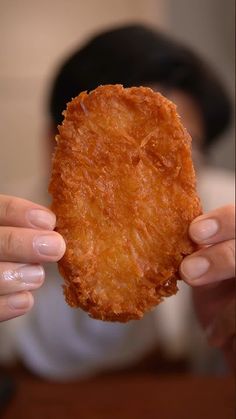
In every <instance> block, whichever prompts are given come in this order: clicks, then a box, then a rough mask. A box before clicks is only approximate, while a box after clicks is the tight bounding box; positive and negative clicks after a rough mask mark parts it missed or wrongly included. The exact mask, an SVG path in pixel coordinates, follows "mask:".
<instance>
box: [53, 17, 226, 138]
mask: <svg viewBox="0 0 236 419" xmlns="http://www.w3.org/2000/svg"><path fill="white" fill-rule="evenodd" d="M113 83H120V84H123V85H124V86H126V87H128V86H135V85H137V86H138V85H141V84H145V83H146V84H147V83H160V84H161V85H163V86H164V87H166V88H178V89H180V90H182V91H184V92H186V93H188V94H190V95H191V96H192V97H193V98H194V99H195V100H196V102H197V103H198V105H199V108H200V110H201V112H202V115H203V118H204V126H205V142H204V145H205V146H208V145H209V144H211V143H212V142H213V141H214V140H215V138H216V137H217V136H218V135H219V134H221V133H222V132H223V131H224V129H225V128H227V126H228V124H229V122H230V114H231V105H230V101H229V98H228V96H227V94H226V93H225V91H224V88H223V86H222V85H221V83H220V81H219V80H218V78H217V77H216V75H215V74H214V72H213V71H212V70H211V69H210V68H209V67H208V66H207V65H206V63H204V62H203V61H202V60H201V59H200V58H199V57H198V56H197V55H196V54H195V53H193V52H192V51H191V50H189V49H188V48H186V47H185V46H183V45H181V44H179V43H177V42H175V41H172V40H171V39H169V37H168V36H166V35H164V34H162V33H159V32H157V31H154V30H152V29H150V28H147V27H145V26H142V25H129V26H123V27H120V28H116V29H113V30H110V31H106V32H103V33H101V34H99V35H98V36H95V37H93V38H92V39H91V40H90V41H89V42H88V43H87V44H86V45H85V46H84V47H82V48H81V49H79V50H77V51H76V52H75V53H74V54H73V55H71V56H69V57H68V58H67V59H66V60H65V61H64V63H63V64H62V65H61V67H60V68H59V71H58V73H57V75H56V78H55V80H54V83H53V87H52V92H51V97H50V113H51V116H52V119H53V122H54V124H55V125H58V124H60V123H61V121H62V115H61V113H62V111H63V110H64V109H65V107H66V103H67V102H68V101H70V100H71V98H72V97H75V96H77V94H78V93H80V92H81V91H83V90H92V89H94V88H96V87H97V86H98V85H100V84H113Z"/></svg>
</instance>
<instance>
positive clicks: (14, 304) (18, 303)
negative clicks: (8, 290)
mask: <svg viewBox="0 0 236 419" xmlns="http://www.w3.org/2000/svg"><path fill="white" fill-rule="evenodd" d="M29 303H30V299H29V294H28V293H23V292H21V293H18V294H13V295H10V297H8V305H9V307H11V308H13V309H15V310H17V309H18V310H19V309H26V308H28V307H29Z"/></svg>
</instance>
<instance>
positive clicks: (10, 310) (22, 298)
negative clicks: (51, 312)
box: [0, 292, 34, 321]
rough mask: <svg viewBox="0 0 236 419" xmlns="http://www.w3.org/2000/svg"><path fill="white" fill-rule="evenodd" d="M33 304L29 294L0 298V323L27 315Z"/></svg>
mask: <svg viewBox="0 0 236 419" xmlns="http://www.w3.org/2000/svg"><path fill="white" fill-rule="evenodd" d="M33 304H34V299H33V296H32V294H31V293H30V292H18V293H17V294H11V295H7V296H1V297H0V321H4V320H9V319H13V318H14V317H18V316H22V315H23V314H25V313H27V312H28V311H29V310H30V309H31V308H32V307H33Z"/></svg>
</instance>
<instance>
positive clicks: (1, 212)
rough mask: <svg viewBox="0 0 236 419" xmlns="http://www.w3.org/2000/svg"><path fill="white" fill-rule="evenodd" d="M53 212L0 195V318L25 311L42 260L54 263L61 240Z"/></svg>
mask: <svg viewBox="0 0 236 419" xmlns="http://www.w3.org/2000/svg"><path fill="white" fill-rule="evenodd" d="M55 224H56V217H55V215H54V214H53V213H52V212H51V211H50V210H48V209H47V208H45V207H42V206H41V205H37V204H34V203H33V202H30V201H26V200H24V199H20V198H15V197H12V196H5V195H0V321H3V320H9V319H12V318H14V317H18V316H21V315H22V314H25V313H26V312H28V311H29V310H30V309H31V308H32V306H33V303H34V299H33V296H32V294H31V291H32V290H35V289H37V288H39V287H40V286H41V285H42V284H43V281H44V269H43V267H42V266H41V263H43V262H56V261H58V260H59V259H61V257H62V256H63V254H64V252H65V242H64V240H63V238H62V236H60V234H58V233H56V232H55V231H53V229H54V227H55Z"/></svg>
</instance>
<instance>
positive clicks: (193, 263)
mask: <svg viewBox="0 0 236 419" xmlns="http://www.w3.org/2000/svg"><path fill="white" fill-rule="evenodd" d="M209 267H210V262H209V261H208V260H207V259H206V258H204V257H202V256H196V257H189V258H186V259H184V260H183V262H182V265H181V271H182V273H183V275H184V276H185V278H187V279H189V280H191V279H197V278H200V277H201V276H202V275H204V274H205V273H206V272H207V271H208V269H209Z"/></svg>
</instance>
